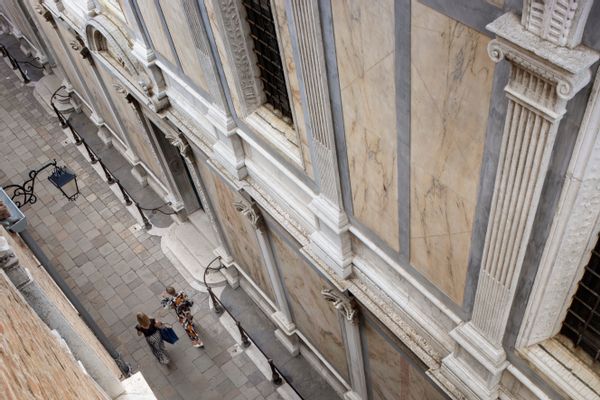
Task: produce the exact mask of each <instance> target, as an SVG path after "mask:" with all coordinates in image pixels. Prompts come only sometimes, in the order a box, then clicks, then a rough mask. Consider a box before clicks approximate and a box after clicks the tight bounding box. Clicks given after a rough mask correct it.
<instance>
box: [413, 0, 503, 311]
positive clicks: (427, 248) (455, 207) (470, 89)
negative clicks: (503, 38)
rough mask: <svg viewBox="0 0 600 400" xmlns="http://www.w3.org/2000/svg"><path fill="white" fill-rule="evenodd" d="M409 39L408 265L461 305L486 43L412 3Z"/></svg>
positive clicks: (480, 138) (483, 111)
mask: <svg viewBox="0 0 600 400" xmlns="http://www.w3.org/2000/svg"><path fill="white" fill-rule="evenodd" d="M411 40H412V50H411V149H410V151H411V207H410V209H411V221H410V224H411V225H410V232H411V238H410V255H411V263H412V264H413V265H414V266H415V268H417V269H418V270H419V271H420V272H421V273H422V274H423V275H424V276H425V277H427V278H428V279H429V280H431V281H432V282H433V283H434V284H435V285H437V286H438V287H439V288H440V289H441V290H442V291H443V292H445V293H446V294H447V295H448V296H449V297H450V298H451V299H452V300H454V301H455V302H456V303H458V304H462V300H463V292H464V285H465V279H466V273H467V264H468V256H469V246H470V240H471V232H472V227H473V220H474V213H475V207H476V202H477V189H478V184H479V173H480V167H481V160H482V154H483V145H484V141H485V132H486V127H487V116H488V109H489V100H490V94H491V89H492V77H493V72H494V64H493V62H492V61H491V59H490V58H489V56H488V55H487V50H486V47H487V43H488V41H489V39H488V38H487V37H486V36H484V35H482V34H480V33H478V32H477V31H475V30H473V29H471V28H468V27H467V26H465V25H463V24H461V23H459V22H457V21H454V20H452V19H450V18H448V17H446V16H444V15H442V14H440V13H438V12H437V11H434V10H433V9H431V8H429V7H427V6H424V5H422V4H421V3H419V2H418V1H413V2H412V15H411Z"/></svg>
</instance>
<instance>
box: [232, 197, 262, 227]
mask: <svg viewBox="0 0 600 400" xmlns="http://www.w3.org/2000/svg"><path fill="white" fill-rule="evenodd" d="M233 206H234V207H235V209H236V211H238V212H239V213H241V214H242V215H243V216H245V217H246V218H248V220H249V221H250V223H251V224H252V226H253V227H254V228H255V229H262V227H263V222H264V221H263V218H262V215H261V212H260V210H259V209H258V207H257V206H256V204H255V203H254V202H253V201H247V200H238V201H234V202H233Z"/></svg>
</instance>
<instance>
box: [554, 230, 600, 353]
mask: <svg viewBox="0 0 600 400" xmlns="http://www.w3.org/2000/svg"><path fill="white" fill-rule="evenodd" d="M561 333H562V334H563V335H564V336H566V337H567V338H569V339H570V340H572V341H573V345H574V346H575V347H578V348H580V349H582V350H583V351H585V352H586V353H587V354H589V355H590V356H591V357H592V358H593V359H594V361H598V360H600V240H598V241H597V242H596V247H595V248H594V249H593V250H592V256H591V258H590V261H589V263H588V265H586V267H585V272H584V274H583V278H581V281H580V282H579V287H578V288H577V292H576V293H575V296H574V297H573V302H572V303H571V306H570V307H569V310H568V311H567V316H566V317H565V320H564V322H563V326H562V329H561Z"/></svg>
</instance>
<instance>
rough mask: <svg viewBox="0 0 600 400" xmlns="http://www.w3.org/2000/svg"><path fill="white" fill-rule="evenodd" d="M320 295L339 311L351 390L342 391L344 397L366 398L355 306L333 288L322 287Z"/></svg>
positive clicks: (365, 381) (348, 399) (349, 399)
mask: <svg viewBox="0 0 600 400" xmlns="http://www.w3.org/2000/svg"><path fill="white" fill-rule="evenodd" d="M321 295H322V296H323V297H324V298H325V300H327V301H329V302H330V303H332V305H333V307H334V308H335V309H336V310H338V312H339V317H340V323H341V326H342V333H343V335H342V336H343V337H344V345H345V346H344V347H345V348H346V357H347V360H348V367H349V370H350V383H351V385H352V390H351V391H349V392H346V393H344V399H345V400H368V398H369V397H368V393H367V379H366V375H365V364H364V360H363V351H362V341H361V339H360V326H359V319H358V311H357V308H356V306H355V304H354V302H353V301H352V300H351V299H349V298H348V297H346V296H345V295H344V294H343V293H341V292H339V291H337V290H335V289H323V290H322V291H321Z"/></svg>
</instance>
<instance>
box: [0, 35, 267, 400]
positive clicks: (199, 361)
mask: <svg viewBox="0 0 600 400" xmlns="http://www.w3.org/2000/svg"><path fill="white" fill-rule="evenodd" d="M0 37H2V40H3V42H4V39H5V38H6V36H5V35H0ZM0 76H2V77H7V78H6V79H2V80H0V93H2V95H0V138H1V142H2V143H3V146H1V147H0V154H1V155H2V157H0V178H1V179H2V180H5V181H15V182H16V181H19V180H22V179H23V177H24V176H25V172H24V171H26V170H28V165H32V164H36V163H42V162H46V161H47V160H48V159H57V160H59V161H60V162H61V164H62V163H64V164H66V165H68V166H69V167H70V168H71V169H73V171H75V173H77V177H78V183H79V185H80V192H81V196H79V198H78V199H77V200H76V201H74V202H68V201H66V200H65V199H64V198H63V197H61V195H60V194H59V193H56V192H55V189H53V188H52V187H51V185H47V184H40V185H38V186H37V187H36V194H38V197H39V200H38V202H37V203H36V204H35V205H32V206H31V207H29V208H28V210H27V214H28V220H29V230H30V232H31V234H32V236H33V237H34V238H35V240H37V241H38V243H39V245H40V247H41V248H42V249H43V251H44V252H46V254H47V256H48V258H49V259H50V260H52V261H53V263H54V264H55V265H56V267H57V270H58V272H59V273H60V274H61V275H62V276H63V278H64V279H65V282H66V283H67V285H68V286H69V287H70V288H71V289H72V290H73V293H75V294H76V295H77V296H78V297H79V299H80V301H81V302H82V303H83V304H84V306H85V307H86V308H87V310H88V312H89V313H90V315H91V316H92V318H94V319H95V320H96V322H97V324H98V325H99V326H100V327H101V329H102V330H103V331H104V333H105V334H106V335H107V337H109V338H110V339H111V340H112V341H113V342H114V344H115V346H116V347H117V349H118V350H119V351H120V352H121V353H122V355H123V357H124V358H125V360H127V361H128V362H130V363H131V364H132V366H133V367H134V368H135V369H139V370H141V371H142V373H143V374H144V376H145V378H146V380H147V381H148V383H149V384H150V386H151V387H152V389H153V390H154V392H155V394H156V396H157V398H158V399H159V400H184V399H186V400H187V399H200V398H201V399H202V400H261V399H264V398H266V397H267V396H272V395H273V394H274V389H273V385H272V384H271V383H270V382H269V381H268V380H267V379H266V378H265V377H264V376H262V374H260V372H259V371H258V370H256V369H255V367H253V366H252V365H251V364H248V360H247V357H246V355H245V354H241V355H237V356H235V357H234V358H233V359H232V358H231V355H230V353H229V352H228V350H227V349H229V348H230V347H231V346H232V344H233V343H234V340H233V338H231V337H230V336H229V335H228V334H227V333H226V332H225V330H224V329H223V328H222V327H221V326H220V325H219V323H218V321H217V319H216V317H215V316H214V315H213V314H212V311H210V310H209V309H208V307H207V306H206V304H207V303H206V298H207V297H206V294H198V293H195V292H194V291H192V290H191V288H190V287H189V285H187V283H185V280H184V279H183V277H182V276H181V275H180V274H179V273H178V272H177V269H176V268H175V267H174V266H173V265H172V264H171V262H170V261H169V260H168V259H167V258H166V257H165V256H164V254H162V251H161V248H160V238H158V237H151V236H150V235H149V234H148V233H147V232H146V231H144V230H141V231H137V232H132V231H131V230H130V227H131V226H133V225H134V224H136V221H135V219H134V218H133V217H132V216H131V215H130V214H129V212H128V211H127V210H126V208H125V207H124V205H123V204H122V203H121V201H120V199H119V198H117V197H116V196H115V194H114V193H113V192H112V190H110V188H109V186H108V185H107V184H106V183H105V182H104V181H103V180H102V179H101V178H100V177H99V176H98V175H97V173H96V172H95V171H94V170H93V168H92V167H91V165H90V164H89V163H88V162H87V161H86V160H85V159H84V158H83V156H82V155H81V153H80V152H79V150H78V148H77V147H76V146H74V145H68V146H66V147H65V146H64V145H63V144H62V143H61V142H62V141H63V139H64V135H63V133H62V131H61V130H60V128H59V127H58V125H57V123H56V120H55V118H53V117H52V118H50V117H49V116H48V114H47V113H46V112H45V111H44V110H42V109H41V108H40V106H39V104H38V103H37V101H36V100H34V98H33V95H32V88H31V87H30V86H25V87H22V86H21V85H20V84H19V83H18V82H17V81H16V77H15V75H14V74H13V73H12V72H11V71H10V70H9V69H8V66H6V64H5V63H1V62H0ZM7 100H8V101H7ZM71 120H72V122H73V124H78V125H77V128H78V130H79V131H81V132H82V135H84V138H87V139H86V140H88V141H89V143H92V144H93V143H99V141H97V138H96V139H95V141H94V140H93V139H94V137H95V135H96V128H95V126H94V125H93V124H92V123H91V122H90V121H89V120H86V119H85V117H84V116H83V114H74V115H73V116H72V117H71ZM86 121H87V122H86ZM95 150H96V151H97V152H98V153H99V154H108V153H105V152H108V151H110V152H114V155H111V156H110V157H108V156H106V157H108V158H106V159H113V158H114V159H115V160H118V157H121V156H120V155H119V154H118V153H116V150H115V149H114V148H112V149H104V148H98V149H95ZM111 154H112V153H111ZM102 157H103V159H104V157H105V156H104V155H103V156H102ZM115 157H117V158H115ZM121 159H122V157H121ZM126 163H127V162H126V161H124V160H123V161H122V163H121V164H120V165H121V166H123V165H127V164H126ZM108 167H109V168H110V165H108ZM129 170H130V167H129V166H126V167H123V171H124V172H125V173H126V174H129ZM122 181H123V182H128V183H131V184H132V185H137V183H136V181H135V180H134V179H132V178H131V177H129V178H125V179H122ZM129 189H130V191H131V192H135V193H137V192H139V193H143V194H144V201H145V202H147V203H148V204H159V203H160V202H161V199H160V198H159V197H158V196H157V195H156V194H154V193H153V192H152V191H151V190H143V191H140V188H139V187H138V188H136V187H131V188H129ZM146 196H150V197H148V198H147V197H146ZM165 284H168V285H177V287H178V289H185V290H188V291H189V294H190V295H191V296H192V298H193V299H194V301H195V306H194V309H193V311H194V314H195V316H194V317H195V318H194V319H195V321H196V323H197V324H198V325H199V330H200V333H201V334H202V335H203V336H204V335H206V337H207V340H206V343H207V348H206V349H202V350H200V349H196V348H193V347H191V345H190V341H189V339H188V338H187V337H185V334H184V333H183V331H182V329H181V327H180V326H179V325H178V324H177V323H176V321H175V319H176V317H175V315H174V314H173V313H171V312H169V311H168V310H164V309H162V308H161V307H160V304H159V297H160V293H161V292H162V291H163V290H164V285H165ZM139 311H144V312H148V313H152V312H154V313H155V314H154V316H157V317H159V318H160V319H161V320H164V321H171V322H173V323H175V329H176V331H177V332H178V334H180V341H179V342H178V343H177V344H176V345H175V346H169V347H168V350H167V351H168V352H169V354H170V356H171V358H172V361H173V366H172V367H170V368H165V367H163V366H161V365H159V364H158V363H157V362H156V360H155V358H154V357H153V355H152V353H151V352H150V349H149V347H148V345H147V343H146V341H145V340H144V338H143V337H138V336H137V335H136V331H135V329H134V326H135V324H136V319H135V314H136V313H137V312H139ZM213 327H214V328H215V329H207V328H213ZM219 366H222V368H220V367H219ZM245 372H246V373H248V376H246V375H245ZM271 400H273V399H271Z"/></svg>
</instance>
